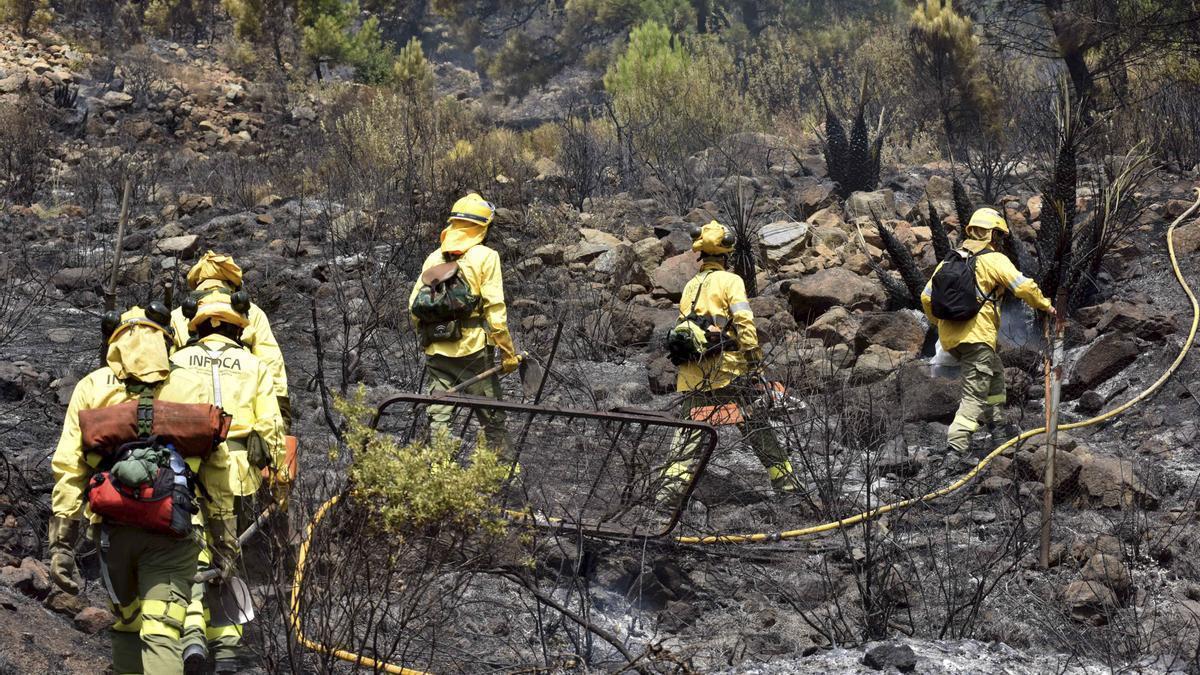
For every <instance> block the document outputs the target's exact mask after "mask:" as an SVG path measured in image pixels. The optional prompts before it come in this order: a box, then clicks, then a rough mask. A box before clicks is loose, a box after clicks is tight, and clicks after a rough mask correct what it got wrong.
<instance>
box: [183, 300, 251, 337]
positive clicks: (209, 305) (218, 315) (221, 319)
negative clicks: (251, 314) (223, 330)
mask: <svg viewBox="0 0 1200 675" xmlns="http://www.w3.org/2000/svg"><path fill="white" fill-rule="evenodd" d="M233 295H234V296H235V297H236V296H242V295H244V291H239V292H237V293H234V294H233ZM236 299H237V300H244V301H245V302H244V304H247V305H248V304H249V299H248V298H241V297H237V298H236ZM242 305H243V302H238V301H235V298H234V297H230V296H229V295H228V294H226V293H209V294H208V295H206V296H204V297H202V298H200V299H199V300H197V301H196V313H195V314H194V315H193V316H192V317H191V321H190V322H188V328H189V329H191V331H192V332H193V333H194V332H195V331H196V328H197V327H198V326H199V325H200V324H202V323H204V322H205V321H211V322H212V323H213V325H216V324H218V323H231V324H233V325H235V326H238V327H240V328H245V327H246V326H249V325H250V321H249V320H248V319H247V318H246V312H245V311H244V310H243V309H242Z"/></svg>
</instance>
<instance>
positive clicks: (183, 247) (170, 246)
mask: <svg viewBox="0 0 1200 675" xmlns="http://www.w3.org/2000/svg"><path fill="white" fill-rule="evenodd" d="M199 245H200V237H199V236H198V235H195V234H184V235H180V236H178V237H167V238H166V239H159V240H158V242H157V243H156V244H155V245H154V247H155V248H156V249H158V252H159V253H162V254H164V255H169V256H174V257H176V258H190V257H192V255H193V254H195V253H196V249H197V248H198V247H199Z"/></svg>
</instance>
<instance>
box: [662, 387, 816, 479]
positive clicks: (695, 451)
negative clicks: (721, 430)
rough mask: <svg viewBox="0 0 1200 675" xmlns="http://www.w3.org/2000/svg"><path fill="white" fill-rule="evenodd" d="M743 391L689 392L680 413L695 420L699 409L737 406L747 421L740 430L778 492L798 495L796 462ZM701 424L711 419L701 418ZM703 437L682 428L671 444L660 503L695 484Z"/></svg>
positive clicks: (739, 424)
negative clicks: (752, 406)
mask: <svg viewBox="0 0 1200 675" xmlns="http://www.w3.org/2000/svg"><path fill="white" fill-rule="evenodd" d="M742 389H743V388H735V387H724V388H721V389H715V390H713V391H702V390H696V391H692V392H688V394H687V396H685V397H684V399H683V403H682V404H681V406H680V414H681V415H682V416H683V418H684V419H691V418H692V410H693V409H695V408H707V407H716V406H724V405H727V404H730V403H735V404H737V405H738V407H739V408H740V409H741V413H742V415H743V419H742V421H741V422H739V423H738V425H737V427H738V429H739V430H740V431H741V432H742V434H743V435H744V437H745V441H746V442H747V443H749V444H750V448H751V450H753V451H754V455H755V456H756V457H758V461H759V462H761V463H762V465H763V467H765V468H766V469H767V475H768V476H769V477H770V479H771V486H772V487H773V488H775V490H776V491H778V492H794V491H796V490H797V489H798V488H799V486H798V483H797V481H796V476H795V474H794V472H793V471H792V463H791V461H790V459H789V458H788V453H787V451H786V450H784V449H783V446H781V445H780V444H779V438H778V437H777V436H776V435H775V430H774V429H772V428H771V422H770V419H769V418H768V417H767V416H766V415H765V414H762V413H761V412H760V413H758V414H754V415H752V414H751V403H752V401H751V400H750V396H748V395H747V393H746V392H744V391H743V390H742ZM696 421H698V422H708V421H710V420H705V419H698V420H696ZM702 441H703V435H702V434H701V433H700V432H698V431H694V430H688V429H679V430H678V431H676V432H675V437H674V439H673V440H672V441H671V451H670V455H669V459H668V463H667V466H666V467H665V468H664V469H663V471H662V487H661V489H660V490H659V493H658V494H659V500H660V501H664V500H670V499H673V498H676V497H678V496H681V494H682V492H683V491H684V490H685V489H686V487H687V484H688V483H690V482H691V481H692V472H693V465H694V464H695V462H696V460H697V458H698V455H699V453H700V449H701V443H702Z"/></svg>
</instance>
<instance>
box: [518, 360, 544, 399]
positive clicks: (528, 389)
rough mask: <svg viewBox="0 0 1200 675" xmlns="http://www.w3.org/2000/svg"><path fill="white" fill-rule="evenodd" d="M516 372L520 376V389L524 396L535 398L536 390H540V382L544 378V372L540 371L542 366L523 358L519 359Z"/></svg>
mask: <svg viewBox="0 0 1200 675" xmlns="http://www.w3.org/2000/svg"><path fill="white" fill-rule="evenodd" d="M518 372H519V373H520V374H521V388H522V389H523V390H524V391H525V395H526V396H528V397H530V398H533V397H534V396H537V393H538V390H539V389H541V388H542V381H543V380H544V379H545V378H546V371H545V370H543V369H542V364H540V363H538V362H537V361H534V360H533V359H531V358H529V357H525V358H523V359H521V365H520V366H519V367H518Z"/></svg>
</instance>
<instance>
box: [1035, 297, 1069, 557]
mask: <svg viewBox="0 0 1200 675" xmlns="http://www.w3.org/2000/svg"><path fill="white" fill-rule="evenodd" d="M1065 301H1066V291H1065V290H1060V291H1059V293H1058V311H1059V312H1060V314H1058V316H1057V318H1056V319H1055V321H1054V322H1053V324H1054V332H1053V339H1052V341H1051V342H1050V351H1049V354H1048V356H1047V359H1046V470H1045V475H1044V476H1043V488H1042V533H1041V546H1040V550H1039V555H1038V562H1039V563H1040V564H1041V567H1042V569H1049V567H1050V537H1051V532H1052V530H1053V525H1054V463H1055V455H1056V454H1057V450H1058V408H1059V403H1060V402H1061V398H1062V362H1063V331H1064V329H1065V327H1066V322H1065V321H1064V319H1063V315H1062V314H1061V312H1064V311H1066V302H1065ZM1050 324H1051V321H1049V320H1047V321H1046V333H1047V337H1049V334H1050V332H1051V331H1050Z"/></svg>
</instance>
